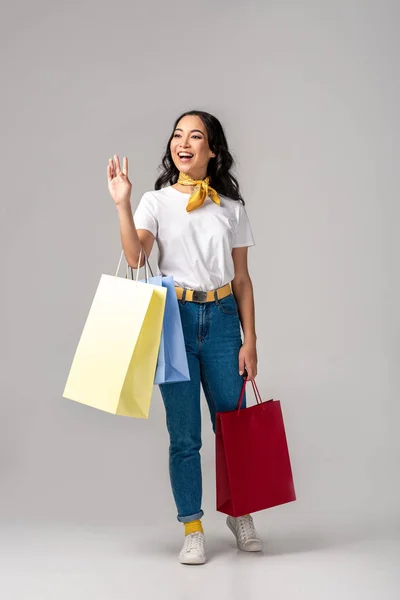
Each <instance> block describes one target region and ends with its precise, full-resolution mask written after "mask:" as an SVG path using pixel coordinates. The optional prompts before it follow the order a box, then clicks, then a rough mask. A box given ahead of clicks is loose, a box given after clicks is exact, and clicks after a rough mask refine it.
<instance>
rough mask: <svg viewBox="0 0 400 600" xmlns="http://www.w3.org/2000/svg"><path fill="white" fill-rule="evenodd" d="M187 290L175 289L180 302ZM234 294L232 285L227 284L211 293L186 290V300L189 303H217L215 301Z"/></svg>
mask: <svg viewBox="0 0 400 600" xmlns="http://www.w3.org/2000/svg"><path fill="white" fill-rule="evenodd" d="M184 289H185V288H181V287H175V291H176V296H177V298H178V300H182V299H183V292H184ZM231 293H232V289H231V284H230V283H227V284H226V285H223V286H222V287H220V288H217V289H216V290H211V291H210V292H202V291H199V290H188V289H187V288H186V294H185V300H187V301H188V302H201V303H203V302H215V300H217V299H218V300H221V299H222V298H225V297H226V296H229V294H231Z"/></svg>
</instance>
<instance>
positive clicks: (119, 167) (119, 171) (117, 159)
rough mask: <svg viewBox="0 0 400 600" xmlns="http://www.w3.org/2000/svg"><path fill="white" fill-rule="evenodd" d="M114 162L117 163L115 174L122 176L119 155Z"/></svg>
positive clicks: (115, 155)
mask: <svg viewBox="0 0 400 600" xmlns="http://www.w3.org/2000/svg"><path fill="white" fill-rule="evenodd" d="M114 161H115V172H116V174H117V175H121V173H122V171H121V165H120V163H119V156H118V155H117V154H114Z"/></svg>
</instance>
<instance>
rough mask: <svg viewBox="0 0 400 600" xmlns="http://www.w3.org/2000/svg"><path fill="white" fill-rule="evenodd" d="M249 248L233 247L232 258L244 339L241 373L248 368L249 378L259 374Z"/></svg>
mask: <svg viewBox="0 0 400 600" xmlns="http://www.w3.org/2000/svg"><path fill="white" fill-rule="evenodd" d="M247 252H248V248H247V247H245V248H233V250H232V258H233V263H234V266H235V277H234V279H233V281H232V291H233V294H234V296H235V299H236V302H237V304H238V309H239V316H240V322H241V325H242V329H243V335H244V341H243V345H242V347H241V349H240V352H239V373H240V374H241V375H242V374H243V371H244V368H246V371H247V374H248V379H249V380H252V379H254V378H255V377H256V375H257V348H256V343H257V335H256V330H255V307H254V294H253V284H252V281H251V278H250V275H249V271H248V266H247Z"/></svg>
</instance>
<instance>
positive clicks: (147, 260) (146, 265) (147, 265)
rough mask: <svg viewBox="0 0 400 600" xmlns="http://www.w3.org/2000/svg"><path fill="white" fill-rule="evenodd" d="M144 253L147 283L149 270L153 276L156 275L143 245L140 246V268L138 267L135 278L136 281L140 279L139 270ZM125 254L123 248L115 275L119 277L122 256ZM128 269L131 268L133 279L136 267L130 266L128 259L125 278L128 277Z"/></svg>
mask: <svg viewBox="0 0 400 600" xmlns="http://www.w3.org/2000/svg"><path fill="white" fill-rule="evenodd" d="M142 253H143V254H144V256H145V261H144V272H145V279H146V283H149V270H150V273H151V276H152V277H154V275H153V271H152V270H151V267H150V263H149V259H148V258H147V254H146V252H145V251H144V249H143V248H142V246H140V253H139V262H138V268H137V272H136V279H135V281H139V271H140V266H139V265H140V263H141V261H142ZM123 256H124V251H123V250H122V252H121V256H120V258H119V263H118V267H117V270H116V273H115V277H118V273H119V269H120V266H121V262H122V257H123ZM128 269H131V272H132V280H133V271H134V269H133V267H130V266H129V264H128V261H127V262H126V275H125V279H128Z"/></svg>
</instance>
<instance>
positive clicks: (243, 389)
mask: <svg viewBox="0 0 400 600" xmlns="http://www.w3.org/2000/svg"><path fill="white" fill-rule="evenodd" d="M247 382H248V379H247V377H245V378H244V381H243V386H242V391H241V392H240V397H239V401H238V403H237V406H236V409H237V411H238V414H239V412H240V409H241V407H242V404H243V398H244V392H245V389H246V384H247ZM251 384H252V386H253V391H254V395H255V397H256V400H257V404H262V398H261V394H260V390H259V389H258V387H257V384H256V382H255V380H254V379H252V380H251ZM271 400H272V398H271ZM271 400H268V402H271Z"/></svg>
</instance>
